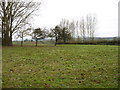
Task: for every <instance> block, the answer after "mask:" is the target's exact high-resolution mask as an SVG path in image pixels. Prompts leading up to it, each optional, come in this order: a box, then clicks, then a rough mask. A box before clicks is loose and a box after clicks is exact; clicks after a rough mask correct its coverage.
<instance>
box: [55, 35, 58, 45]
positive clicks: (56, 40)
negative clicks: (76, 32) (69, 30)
mask: <svg viewBox="0 0 120 90" xmlns="http://www.w3.org/2000/svg"><path fill="white" fill-rule="evenodd" d="M57 41H58V39H57V37H56V39H55V46H56V45H57Z"/></svg>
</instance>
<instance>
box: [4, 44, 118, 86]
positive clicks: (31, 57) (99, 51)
mask: <svg viewBox="0 0 120 90" xmlns="http://www.w3.org/2000/svg"><path fill="white" fill-rule="evenodd" d="M2 55H3V56H2V60H3V61H2V62H3V71H2V72H3V74H2V75H3V82H2V84H3V86H2V87H3V88H117V87H118V46H112V45H111V46H110V45H57V46H56V47H55V46H38V47H34V46H33V47H32V46H30V47H18V46H13V47H3V50H2Z"/></svg>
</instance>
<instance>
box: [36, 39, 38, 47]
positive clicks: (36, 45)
mask: <svg viewBox="0 0 120 90" xmlns="http://www.w3.org/2000/svg"><path fill="white" fill-rule="evenodd" d="M37 44H38V40H37V38H36V47H37Z"/></svg>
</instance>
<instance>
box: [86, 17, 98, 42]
mask: <svg viewBox="0 0 120 90" xmlns="http://www.w3.org/2000/svg"><path fill="white" fill-rule="evenodd" d="M95 25H96V17H95V16H90V15H87V17H86V29H87V37H88V38H89V40H93V39H94V35H95Z"/></svg>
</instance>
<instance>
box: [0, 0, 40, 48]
mask: <svg viewBox="0 0 120 90" xmlns="http://www.w3.org/2000/svg"><path fill="white" fill-rule="evenodd" d="M40 4H41V3H38V2H32V1H26V2H23V1H21V0H19V1H17V2H16V1H15V0H3V1H1V2H0V21H1V23H2V44H3V45H6V46H11V45H12V36H13V34H15V33H16V32H17V31H18V29H20V28H21V27H22V26H24V24H25V23H24V22H25V20H26V19H27V18H29V17H30V16H32V15H33V13H34V12H35V11H36V10H38V9H39V6H40Z"/></svg>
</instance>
